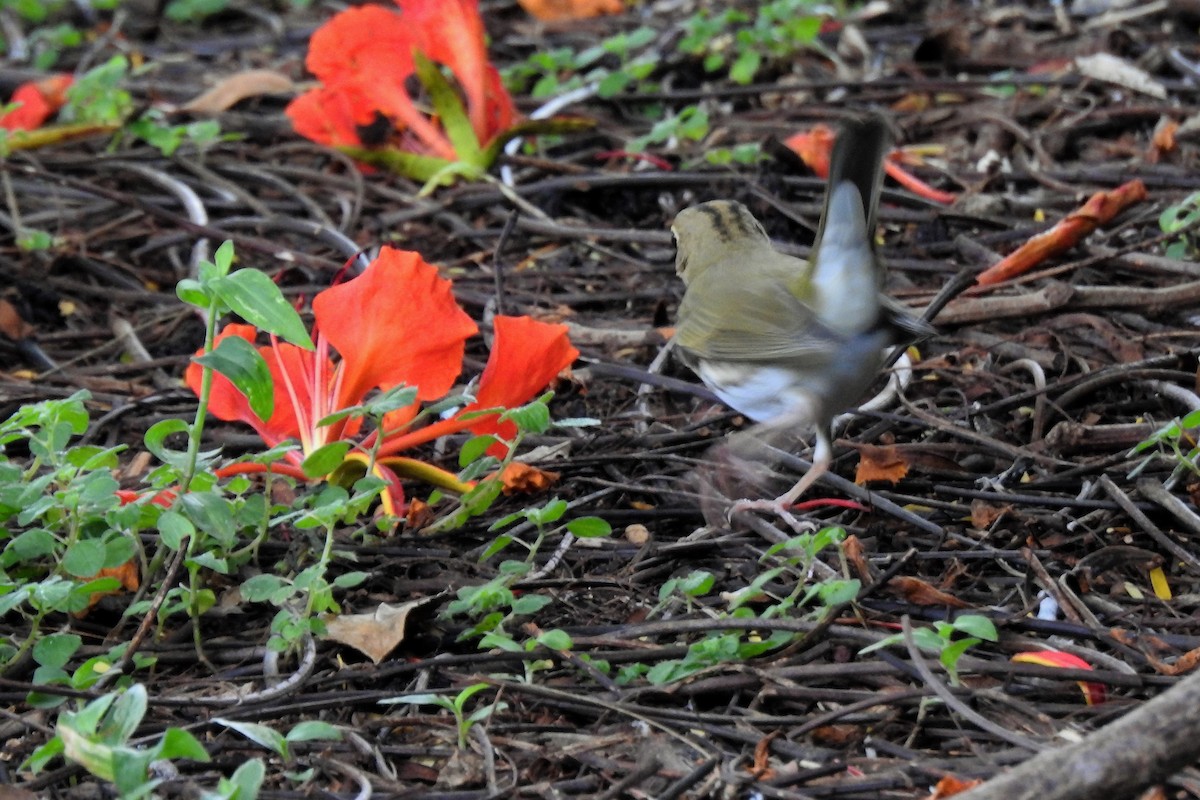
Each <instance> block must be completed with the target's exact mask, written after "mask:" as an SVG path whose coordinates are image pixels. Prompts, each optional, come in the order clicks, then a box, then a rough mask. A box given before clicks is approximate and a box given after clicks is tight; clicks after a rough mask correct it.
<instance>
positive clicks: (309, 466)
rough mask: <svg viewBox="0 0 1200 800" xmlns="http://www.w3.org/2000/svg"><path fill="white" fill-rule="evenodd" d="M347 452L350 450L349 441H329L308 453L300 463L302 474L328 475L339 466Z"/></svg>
mask: <svg viewBox="0 0 1200 800" xmlns="http://www.w3.org/2000/svg"><path fill="white" fill-rule="evenodd" d="M348 452H350V442H344V441H337V442H330V443H329V444H327V445H323V446H321V447H318V448H317V449H316V450H314V451H312V452H311V453H309V454H308V457H307V458H305V459H304V462H303V463H301V464H300V469H302V470H304V474H305V475H308V476H309V477H310V478H319V477H321V476H323V475H328V474H329V473H331V472H333V471H334V470H335V469H337V468H338V467H339V466H341V464H342V462H343V461H345V460H346V453H348Z"/></svg>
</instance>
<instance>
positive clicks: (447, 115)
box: [412, 49, 489, 169]
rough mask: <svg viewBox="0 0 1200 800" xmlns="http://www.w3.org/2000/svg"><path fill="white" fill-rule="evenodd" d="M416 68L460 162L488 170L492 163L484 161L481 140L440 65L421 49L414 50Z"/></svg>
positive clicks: (418, 76) (418, 77)
mask: <svg viewBox="0 0 1200 800" xmlns="http://www.w3.org/2000/svg"><path fill="white" fill-rule="evenodd" d="M412 56H413V66H414V67H415V68H416V73H417V79H418V80H419V81H421V85H422V86H424V87H425V91H427V92H429V100H430V102H432V103H433V110H434V112H436V114H437V116H438V119H439V121H440V122H441V123H442V128H443V129H444V130H445V131H446V136H447V138H449V139H450V145H451V147H453V148H454V154H455V156H457V158H458V160H459V161H461V162H463V163H466V164H470V165H472V166H476V167H480V168H483V169H486V168H487V167H488V166H489V162H486V161H484V160H483V159H484V153H483V151H482V150H481V149H480V146H479V138H478V137H477V136H476V135H475V129H474V128H473V127H472V126H471V120H470V118H469V117H468V116H467V112H466V109H464V108H463V102H462V100H461V99H460V97H459V94H458V92H456V91H455V90H454V87H453V86H451V85H450V82H449V81H447V80H446V76H445V75H443V74H442V71H441V70H440V69H439V68H438V65H437V64H435V63H433V62H432V61H430V60H429V58H428V57H427V56H426V55H425V54H424V53H422V52H421V51H420V50H418V49H414V50H413V54H412Z"/></svg>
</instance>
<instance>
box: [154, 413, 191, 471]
mask: <svg viewBox="0 0 1200 800" xmlns="http://www.w3.org/2000/svg"><path fill="white" fill-rule="evenodd" d="M189 431H190V428H189V427H188V424H187V423H186V422H184V421H183V420H181V419H164V420H161V421H159V422H156V423H154V424H153V425H151V426H150V428H149V430H147V431H146V435H145V436H144V437H143V440H144V441H145V443H146V449H147V450H149V451H150V454H151V455H153V456H154V457H155V458H157V459H158V460H159V461H161V462H163V463H164V464H171V465H172V466H179V465H180V463H181V459H182V457H183V456H184V455H185V453H183V452H182V451H180V450H175V449H172V448H169V447H167V446H166V444H165V442H166V439H167V437H168V436H172V435H174V434H177V433H188V432H189Z"/></svg>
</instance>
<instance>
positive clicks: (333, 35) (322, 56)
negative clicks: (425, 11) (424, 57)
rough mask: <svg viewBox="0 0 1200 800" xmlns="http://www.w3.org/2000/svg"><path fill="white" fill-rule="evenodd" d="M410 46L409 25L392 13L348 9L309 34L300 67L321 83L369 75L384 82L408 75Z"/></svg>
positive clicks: (377, 9) (366, 8) (374, 7)
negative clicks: (303, 67) (305, 55)
mask: <svg viewBox="0 0 1200 800" xmlns="http://www.w3.org/2000/svg"><path fill="white" fill-rule="evenodd" d="M413 43H414V40H413V31H412V26H411V25H410V23H409V22H408V21H407V20H404V19H402V18H401V16H400V15H399V14H397V13H396V12H394V11H391V10H390V9H387V8H384V7H383V6H377V5H365V6H359V7H357V8H348V9H346V10H345V11H342V12H340V13H338V14H335V15H334V16H333V17H331V18H330V19H329V21H328V22H326V23H325V24H324V25H322V26H321V27H319V28H317V29H316V31H314V32H313V35H312V38H311V39H309V41H308V56H307V57H306V58H305V60H304V66H306V67H307V68H308V71H309V72H311V73H312V74H313V75H316V76H317V77H318V78H320V79H321V80H322V81H323V82H325V83H335V82H337V81H340V80H343V79H345V78H352V77H356V76H359V75H372V74H373V75H375V77H376V79H378V80H384V79H386V78H387V77H388V76H391V75H395V74H397V73H405V74H407V73H410V72H412V70H413V67H412V47H413Z"/></svg>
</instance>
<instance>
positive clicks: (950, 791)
mask: <svg viewBox="0 0 1200 800" xmlns="http://www.w3.org/2000/svg"><path fill="white" fill-rule="evenodd" d="M981 783H983V781H982V780H980V779H978V778H970V779H967V780H964V779H962V778H959V777H957V776H955V775H944V776H942V779H941V780H939V781H938V782H937V785H936V786H934V787H933V794H931V795H929V797H928V798H927V800H942V798H946V797H953V796H954V795H956V794H962V793H963V792H965V791H966V790H967V789H974V788H975V787H976V786H979V785H980V784H981Z"/></svg>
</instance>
